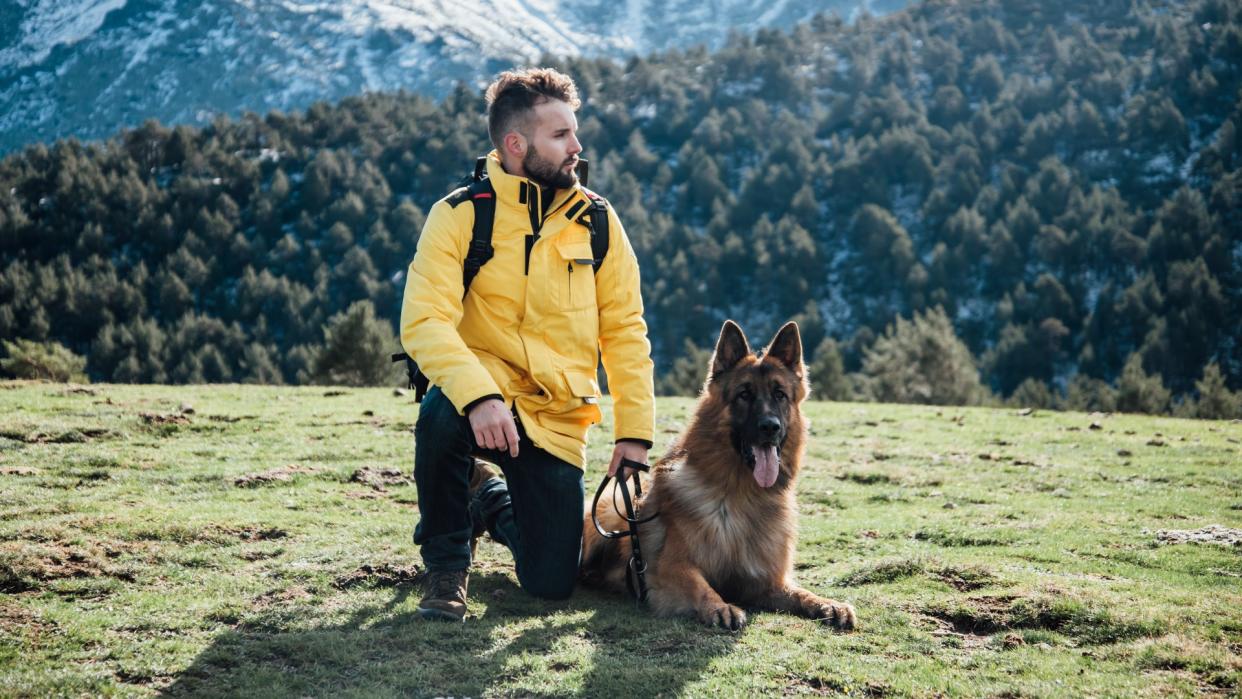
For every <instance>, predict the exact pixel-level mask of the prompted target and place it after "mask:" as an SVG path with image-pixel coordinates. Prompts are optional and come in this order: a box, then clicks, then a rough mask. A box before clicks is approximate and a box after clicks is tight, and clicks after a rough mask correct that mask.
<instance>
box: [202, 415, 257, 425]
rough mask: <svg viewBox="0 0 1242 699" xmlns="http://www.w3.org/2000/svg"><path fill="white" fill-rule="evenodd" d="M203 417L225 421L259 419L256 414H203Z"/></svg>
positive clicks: (215, 420)
mask: <svg viewBox="0 0 1242 699" xmlns="http://www.w3.org/2000/svg"><path fill="white" fill-rule="evenodd" d="M204 417H206V418H207V419H208V420H211V421H212V422H227V423H234V422H241V421H242V420H258V419H259V416H258V415H205V416H204Z"/></svg>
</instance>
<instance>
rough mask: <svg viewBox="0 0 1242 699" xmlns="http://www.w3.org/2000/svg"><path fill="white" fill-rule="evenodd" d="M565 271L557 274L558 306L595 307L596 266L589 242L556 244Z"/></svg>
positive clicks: (573, 307) (564, 307)
mask: <svg viewBox="0 0 1242 699" xmlns="http://www.w3.org/2000/svg"><path fill="white" fill-rule="evenodd" d="M556 250H557V253H558V256H559V257H560V261H561V266H562V268H563V271H562V272H560V273H559V274H558V275H555V276H556V278H558V279H559V282H558V283H557V284H556V285H555V288H556V290H557V297H558V298H557V301H558V304H557V305H558V306H559V307H560V308H562V309H564V310H570V311H576V310H582V309H584V308H595V268H594V266H593V264H592V263H593V262H594V259H593V258H592V257H591V244H590V243H589V242H577V241H575V242H563V243H561V244H560V245H557V246H556Z"/></svg>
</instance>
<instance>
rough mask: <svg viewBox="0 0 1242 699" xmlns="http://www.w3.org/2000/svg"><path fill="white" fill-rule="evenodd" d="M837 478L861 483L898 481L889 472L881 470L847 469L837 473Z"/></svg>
mask: <svg viewBox="0 0 1242 699" xmlns="http://www.w3.org/2000/svg"><path fill="white" fill-rule="evenodd" d="M837 480H840V481H850V482H851V483H858V484H860V485H877V484H890V483H896V482H897V481H896V480H895V479H894V478H893V477H892V476H890V475H888V474H887V473H880V472H879V471H846V472H845V473H840V474H837Z"/></svg>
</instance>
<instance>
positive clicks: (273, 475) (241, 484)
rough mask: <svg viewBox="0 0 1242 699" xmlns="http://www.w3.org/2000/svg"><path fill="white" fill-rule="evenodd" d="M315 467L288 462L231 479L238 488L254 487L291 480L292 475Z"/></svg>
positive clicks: (307, 471) (309, 471)
mask: <svg viewBox="0 0 1242 699" xmlns="http://www.w3.org/2000/svg"><path fill="white" fill-rule="evenodd" d="M314 472H315V469H313V468H307V467H305V466H298V465H297V464H289V465H288V466H281V467H280V468H274V469H272V470H270V471H264V472H263V473H250V474H247V475H244V476H238V477H237V478H234V479H233V485H235V486H237V487H238V488H255V487H258V486H261V485H269V484H271V483H287V482H289V481H292V480H293V477H294V476H295V475H297V474H299V473H314Z"/></svg>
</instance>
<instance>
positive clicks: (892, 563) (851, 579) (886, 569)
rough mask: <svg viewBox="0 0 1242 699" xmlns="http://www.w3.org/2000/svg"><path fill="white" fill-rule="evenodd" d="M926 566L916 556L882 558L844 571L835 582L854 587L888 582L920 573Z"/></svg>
mask: <svg viewBox="0 0 1242 699" xmlns="http://www.w3.org/2000/svg"><path fill="white" fill-rule="evenodd" d="M926 567H927V566H926V563H924V561H923V560H922V559H918V558H902V559H890V560H884V561H879V562H877V563H872V564H870V565H866V566H863V567H861V568H857V569H855V570H852V571H850V572H848V573H846V574H845V575H844V576H842V577H841V579H840V580H838V581H837V584H838V585H842V586H849V587H856V586H858V585H875V584H881V583H890V582H894V581H897V580H901V579H903V578H909V577H912V576H915V575H922V573H923V571H924V570H925V569H926Z"/></svg>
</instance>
